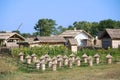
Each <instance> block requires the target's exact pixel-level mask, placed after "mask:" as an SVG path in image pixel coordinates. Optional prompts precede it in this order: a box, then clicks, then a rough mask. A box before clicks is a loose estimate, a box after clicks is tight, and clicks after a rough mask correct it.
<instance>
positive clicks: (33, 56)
mask: <svg viewBox="0 0 120 80" xmlns="http://www.w3.org/2000/svg"><path fill="white" fill-rule="evenodd" d="M31 57H32V62H34V63H35V62H36V59H37V56H36V55H35V54H32V55H31Z"/></svg>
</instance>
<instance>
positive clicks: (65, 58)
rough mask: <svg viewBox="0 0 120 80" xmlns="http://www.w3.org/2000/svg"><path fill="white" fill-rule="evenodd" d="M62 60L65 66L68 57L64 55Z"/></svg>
mask: <svg viewBox="0 0 120 80" xmlns="http://www.w3.org/2000/svg"><path fill="white" fill-rule="evenodd" d="M63 60H64V65H65V66H66V65H68V57H67V56H66V55H65V56H64V57H63Z"/></svg>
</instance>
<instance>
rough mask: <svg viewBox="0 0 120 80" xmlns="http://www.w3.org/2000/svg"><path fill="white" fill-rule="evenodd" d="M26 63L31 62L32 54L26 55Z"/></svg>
mask: <svg viewBox="0 0 120 80" xmlns="http://www.w3.org/2000/svg"><path fill="white" fill-rule="evenodd" d="M26 63H27V64H31V56H30V55H27V56H26Z"/></svg>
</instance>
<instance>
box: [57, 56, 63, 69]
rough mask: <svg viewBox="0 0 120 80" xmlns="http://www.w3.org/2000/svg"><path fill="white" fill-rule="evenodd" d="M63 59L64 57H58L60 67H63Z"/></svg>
mask: <svg viewBox="0 0 120 80" xmlns="http://www.w3.org/2000/svg"><path fill="white" fill-rule="evenodd" d="M62 61H63V59H62V58H59V59H58V67H59V68H61V67H62Z"/></svg>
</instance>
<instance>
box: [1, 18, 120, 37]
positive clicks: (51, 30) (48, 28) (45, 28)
mask: <svg viewBox="0 0 120 80" xmlns="http://www.w3.org/2000/svg"><path fill="white" fill-rule="evenodd" d="M74 28H76V29H77V30H79V29H82V30H85V31H86V32H88V33H90V34H91V35H92V36H93V37H95V36H97V33H98V32H99V31H103V30H105V29H107V28H110V29H118V28H119V29H120V21H116V20H112V19H107V20H101V21H99V22H88V21H75V22H73V24H72V25H69V26H62V25H57V23H56V21H55V20H53V19H39V20H38V22H37V23H36V24H35V26H34V29H35V30H36V32H34V33H32V34H30V33H20V31H13V32H17V33H20V34H21V35H22V36H24V37H30V36H50V35H58V34H60V33H62V32H64V31H65V30H73V29H74ZM3 32H4V31H3Z"/></svg>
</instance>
